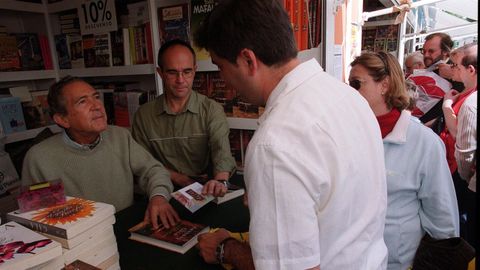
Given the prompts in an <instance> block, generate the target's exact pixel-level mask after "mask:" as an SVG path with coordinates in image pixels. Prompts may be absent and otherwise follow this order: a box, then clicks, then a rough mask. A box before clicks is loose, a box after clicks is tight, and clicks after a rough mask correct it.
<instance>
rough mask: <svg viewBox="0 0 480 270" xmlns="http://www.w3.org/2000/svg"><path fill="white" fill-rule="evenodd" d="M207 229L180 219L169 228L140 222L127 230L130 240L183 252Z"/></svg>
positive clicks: (207, 228)
mask: <svg viewBox="0 0 480 270" xmlns="http://www.w3.org/2000/svg"><path fill="white" fill-rule="evenodd" d="M208 230H209V227H208V226H205V225H201V224H196V223H192V222H189V221H186V220H181V221H180V222H178V223H177V224H176V225H175V226H173V227H171V228H169V229H167V228H165V227H163V226H162V225H160V227H159V228H158V229H156V230H153V229H152V226H151V225H150V224H149V223H146V222H141V223H139V224H137V225H135V226H134V227H132V228H130V229H129V230H128V231H129V232H130V234H131V235H130V239H132V240H135V241H139V242H142V243H146V244H150V245H154V246H157V247H160V248H164V249H167V250H170V251H174V252H178V253H181V254H185V252H187V251H188V250H189V249H191V248H192V247H193V246H194V245H195V244H196V243H197V236H198V235H199V234H202V233H205V232H208Z"/></svg>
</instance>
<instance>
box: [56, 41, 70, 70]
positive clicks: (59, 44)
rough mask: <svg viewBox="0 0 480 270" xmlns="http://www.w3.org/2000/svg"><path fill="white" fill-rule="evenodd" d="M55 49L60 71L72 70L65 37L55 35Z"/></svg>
mask: <svg viewBox="0 0 480 270" xmlns="http://www.w3.org/2000/svg"><path fill="white" fill-rule="evenodd" d="M55 49H56V51H57V57H58V66H59V68H60V69H70V68H72V63H71V62H70V52H69V48H68V42H67V35H65V34H59V35H55Z"/></svg>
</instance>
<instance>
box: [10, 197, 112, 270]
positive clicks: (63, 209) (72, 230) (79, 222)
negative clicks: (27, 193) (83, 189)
mask: <svg viewBox="0 0 480 270" xmlns="http://www.w3.org/2000/svg"><path fill="white" fill-rule="evenodd" d="M114 213H115V208H114V207H113V206H112V205H109V204H105V203H100V202H94V201H89V200H85V199H81V198H75V197H67V201H66V203H65V204H61V205H56V206H52V207H47V208H41V209H38V210H33V211H29V212H24V213H20V212H19V211H13V212H10V213H8V214H7V219H8V220H11V221H15V222H17V223H20V224H22V225H24V226H26V227H28V228H30V229H32V230H36V231H38V232H40V233H41V234H42V235H44V236H46V237H48V238H49V239H52V240H54V241H56V242H59V243H60V244H61V245H62V247H63V248H62V253H63V263H64V264H70V263H72V262H74V261H76V260H81V261H83V262H86V263H88V264H91V265H93V266H96V267H99V268H101V269H120V266H119V255H118V250H117V242H116V239H115V234H114V232H113V226H112V225H113V224H114V223H115V217H114Z"/></svg>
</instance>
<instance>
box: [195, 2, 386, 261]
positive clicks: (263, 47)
mask: <svg viewBox="0 0 480 270" xmlns="http://www.w3.org/2000/svg"><path fill="white" fill-rule="evenodd" d="M195 44H197V45H199V46H200V47H203V48H205V49H207V50H208V51H209V53H210V55H211V57H212V62H213V63H214V64H216V65H217V66H218V68H219V70H220V74H221V76H222V77H223V78H224V79H225V81H226V82H227V83H229V84H230V85H231V86H232V87H233V88H234V89H236V90H237V91H238V92H239V93H240V95H241V96H242V98H244V99H245V100H247V101H248V102H250V103H252V104H255V105H266V106H265V111H264V113H263V115H262V117H261V118H260V119H259V127H258V129H257V130H256V131H255V134H254V136H253V138H252V139H251V141H250V143H249V145H248V149H247V154H246V163H245V170H244V175H245V184H246V187H247V191H248V205H249V209H250V234H249V237H250V238H249V244H247V243H241V242H239V241H237V240H235V239H231V238H228V234H227V233H221V231H220V233H212V234H203V235H202V236H201V237H199V247H200V254H201V255H202V256H203V258H204V259H205V261H207V262H209V263H229V264H233V266H234V267H235V268H236V269H253V268H254V267H255V268H257V269H322V270H329V269H369V270H372V269H385V267H386V261H387V249H386V246H385V243H384V240H383V230H384V226H385V213H386V212H385V211H386V194H387V193H386V180H385V175H386V174H385V163H384V158H383V146H382V140H381V136H380V130H379V127H378V124H377V122H376V119H375V117H374V115H373V113H372V111H371V109H370V107H369V106H368V104H367V102H366V101H365V100H364V99H363V98H362V97H361V96H360V95H359V94H358V92H356V91H354V90H353V89H352V88H350V87H349V86H348V85H346V84H344V83H342V82H340V81H338V80H336V79H335V78H333V77H332V76H330V75H328V74H327V73H325V72H323V70H322V68H321V67H320V65H319V64H318V62H317V61H316V60H314V59H311V60H309V61H307V62H305V63H300V60H299V59H298V58H297V48H296V43H295V39H294V36H293V31H292V28H291V25H290V20H289V18H288V15H287V13H286V12H285V10H284V8H283V6H282V4H281V1H271V0H243V1H236V0H225V1H221V2H220V3H219V4H218V5H217V6H216V7H215V8H214V10H213V11H212V12H211V13H210V15H209V17H208V18H207V19H206V20H205V21H204V22H203V24H202V25H201V27H200V29H199V31H198V32H197V33H195ZM352 134H355V136H352ZM215 251H218V252H215Z"/></svg>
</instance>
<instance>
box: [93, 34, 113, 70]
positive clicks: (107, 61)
mask: <svg viewBox="0 0 480 270" xmlns="http://www.w3.org/2000/svg"><path fill="white" fill-rule="evenodd" d="M94 38H95V45H94V49H95V64H94V66H95V67H110V66H112V63H111V61H112V55H111V54H112V48H111V42H110V34H109V33H105V34H98V35H94Z"/></svg>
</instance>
